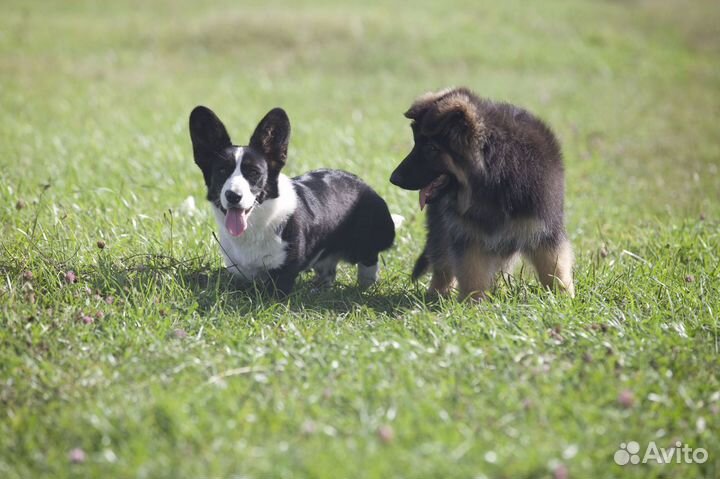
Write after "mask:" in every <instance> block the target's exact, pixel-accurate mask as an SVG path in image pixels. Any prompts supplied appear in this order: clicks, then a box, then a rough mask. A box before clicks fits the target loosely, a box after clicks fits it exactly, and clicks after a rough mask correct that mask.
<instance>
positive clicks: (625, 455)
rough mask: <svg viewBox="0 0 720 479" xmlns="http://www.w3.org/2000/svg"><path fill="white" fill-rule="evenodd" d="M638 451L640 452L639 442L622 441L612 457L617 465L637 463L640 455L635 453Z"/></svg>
mask: <svg viewBox="0 0 720 479" xmlns="http://www.w3.org/2000/svg"><path fill="white" fill-rule="evenodd" d="M638 452H640V444H638V443H637V442H635V441H630V442H628V443H627V444H626V443H624V442H622V443H620V449H618V450H617V451H615V456H613V459H614V460H615V464H617V465H618V466H624V465H625V464H638V463H639V462H640V456H638V454H637V453H638Z"/></svg>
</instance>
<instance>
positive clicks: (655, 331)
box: [0, 0, 720, 479]
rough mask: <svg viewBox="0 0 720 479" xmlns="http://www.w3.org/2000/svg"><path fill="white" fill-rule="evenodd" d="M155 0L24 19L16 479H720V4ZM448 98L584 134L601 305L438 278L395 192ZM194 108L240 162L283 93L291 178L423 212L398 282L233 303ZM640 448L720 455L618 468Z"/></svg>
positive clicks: (580, 292) (11, 189)
mask: <svg viewBox="0 0 720 479" xmlns="http://www.w3.org/2000/svg"><path fill="white" fill-rule="evenodd" d="M145 3H146V2H140V1H137V0H125V1H115V2H91V1H74V2H50V1H40V0H38V1H34V2H22V1H5V2H3V3H2V5H0V106H2V116H1V117H0V158H1V159H0V165H2V166H1V168H0V218H1V219H2V226H1V229H0V273H1V274H2V282H1V284H0V288H1V289H0V318H1V319H0V476H1V477H3V478H8V479H14V478H23V479H25V478H30V477H53V478H63V477H147V478H160V477H168V478H171V477H172V478H175V477H188V478H195V477H196V478H200V477H218V478H220V477H222V478H229V477H328V478H336V477H382V478H385V477H466V478H471V477H488V478H490V477H507V478H509V477H527V478H542V477H553V476H555V477H563V473H564V472H568V473H569V475H570V477H663V478H670V477H672V478H688V477H706V478H711V477H718V476H719V475H720V432H718V431H719V430H720V427H719V422H720V379H719V378H718V371H719V370H720V369H719V366H718V365H719V355H718V348H719V347H720V338H719V337H718V335H719V325H718V311H720V291H718V289H719V287H718V284H720V283H719V282H720V228H719V225H720V201H718V200H719V199H720V198H718V192H719V191H720V172H719V169H720V139H719V138H720V137H718V131H717V119H718V114H719V112H720V68H719V66H718V65H720V33H719V32H718V29H717V25H718V24H719V23H720V7H718V3H717V2H712V1H706V2H703V1H698V2H692V4H686V3H685V2H680V1H679V0H678V1H674V0H664V1H657V2H655V1H653V2H649V1H647V2H645V1H638V2H600V1H596V2H590V1H573V2H571V1H568V0H552V1H545V2H521V1H519V0H518V1H509V2H487V3H486V4H484V5H482V4H480V3H479V2H476V1H469V0H468V1H465V2H462V1H459V2H454V5H451V2H429V1H428V2H413V3H412V4H411V3H408V2H382V3H381V2H356V3H354V4H347V5H342V6H340V5H338V4H336V3H335V2H329V1H326V2H313V3H310V2H287V3H280V2H243V5H244V6H241V3H240V2H230V1H225V2H222V3H224V4H222V3H221V2H216V3H214V5H213V6H212V7H210V6H208V5H206V4H205V2H190V1H173V2H170V1H157V2H152V3H151V5H149V6H148V5H146V4H145ZM448 85H467V86H470V87H471V88H473V89H475V90H476V91H478V92H479V93H481V94H482V95H485V96H488V97H492V98H496V99H502V100H506V101H510V102H514V103H517V104H520V105H523V106H526V107H528V108H529V109H531V110H533V111H535V112H536V113H538V114H539V115H540V116H541V117H543V118H545V119H546V120H547V121H548V122H549V123H550V124H551V125H552V126H553V128H554V129H555V130H556V131H557V133H558V135H559V137H560V138H561V140H562V143H563V148H564V152H565V157H566V165H567V212H568V215H567V216H568V230H569V234H570V236H571V239H572V241H573V243H574V246H575V249H576V254H577V266H576V273H575V274H576V281H577V297H576V298H575V300H570V299H568V298H567V297H564V296H561V295H558V296H555V295H553V294H550V293H547V292H544V291H541V290H540V289H539V288H538V286H537V284H536V282H535V281H534V280H533V279H532V277H531V276H529V275H527V277H526V278H525V279H517V280H515V281H513V282H512V283H511V284H505V285H502V286H501V287H500V288H499V289H498V291H497V292H496V294H495V296H494V297H493V298H492V299H491V300H489V301H486V302H484V303H482V304H479V305H473V304H463V303H460V302H457V301H456V300H454V299H452V300H442V301H430V300H428V299H426V298H425V297H424V295H423V285H419V286H416V285H413V284H412V283H411V282H410V281H409V278H408V276H409V270H410V268H411V265H412V262H413V260H414V258H415V256H416V254H417V252H418V251H419V248H420V247H421V244H422V242H423V237H424V231H423V221H422V215H421V214H420V213H419V212H418V211H417V197H416V194H412V193H409V192H405V191H401V190H399V189H397V188H394V187H392V186H391V185H390V184H389V182H388V181H387V179H388V177H389V175H390V172H391V171H392V169H393V167H394V165H395V164H397V163H398V162H399V160H400V159H401V158H402V157H403V156H404V154H405V153H406V152H407V151H408V148H409V147H410V142H411V135H410V131H409V128H408V125H407V121H406V120H405V119H404V118H403V117H402V112H403V111H405V109H406V108H407V107H408V105H409V104H410V102H411V101H412V99H413V98H414V97H415V96H416V95H418V94H420V93H422V92H424V91H427V90H431V89H436V88H440V87H444V86H448ZM196 104H206V105H208V106H210V107H212V108H214V109H215V110H216V111H217V112H218V114H219V115H220V116H221V117H222V118H223V119H224V120H225V121H226V124H227V125H228V127H229V129H230V132H231V135H232V136H233V138H234V139H235V141H236V142H239V143H243V142H245V141H247V139H248V137H249V135H250V133H251V131H252V128H253V127H254V126H255V124H256V123H257V121H258V120H259V119H260V117H261V116H262V115H263V114H264V113H265V112H266V111H267V110H268V109H270V108H271V107H274V106H283V107H284V108H285V109H286V110H287V111H288V113H289V115H290V117H291V121H292V123H293V138H292V141H291V147H290V157H289V162H288V167H287V170H288V173H290V174H299V173H302V172H304V171H307V170H309V169H312V168H317V167H338V168H344V169H347V170H350V171H353V172H356V173H358V174H360V175H361V176H362V177H363V178H365V179H366V180H367V181H368V182H369V183H370V184H371V185H372V186H373V187H374V188H376V189H377V191H379V192H380V193H381V194H382V195H383V196H384V197H385V198H386V199H387V201H388V203H389V204H390V208H391V210H392V211H393V212H396V213H399V214H402V215H404V216H406V217H407V222H406V225H405V226H404V227H403V229H402V230H401V231H399V234H398V239H397V242H396V247H395V248H394V249H393V250H391V251H390V252H388V253H387V254H385V255H384V256H383V262H384V264H385V267H384V269H383V270H382V279H381V282H380V283H379V285H378V286H377V287H375V288H373V289H371V290H369V291H366V292H360V291H358V290H357V289H356V288H355V286H354V281H353V276H354V272H353V271H351V269H350V268H344V269H341V271H340V275H339V284H338V286H337V287H336V288H335V289H332V290H330V291H328V292H324V293H322V294H320V295H311V294H310V293H309V292H308V287H307V284H308V279H309V278H308V277H304V279H303V280H302V281H301V283H300V284H299V287H298V291H297V293H296V294H294V295H293V296H292V297H291V298H289V299H288V300H287V301H285V302H281V303H276V302H273V301H270V300H268V299H267V298H266V297H265V296H263V295H262V294H256V293H254V292H247V291H237V290H236V289H235V288H233V287H232V286H231V285H230V284H229V281H228V276H227V274H225V273H224V272H222V271H221V270H220V267H221V262H220V257H219V253H218V248H217V245H216V244H215V242H214V240H213V237H212V232H213V230H214V221H213V220H212V218H211V217H210V214H209V208H208V207H207V206H206V205H205V204H204V201H203V199H202V198H203V193H204V186H203V182H202V177H201V175H200V172H199V170H197V168H196V167H195V165H194V163H193V160H192V154H191V148H190V141H189V137H188V133H187V116H188V114H189V112H190V110H191V109H192V107H194V106H195V105H196ZM189 195H192V196H194V197H195V198H196V200H197V201H198V206H199V207H200V213H199V214H197V215H195V216H187V215H184V214H182V213H181V211H180V209H179V206H180V205H181V203H182V202H183V200H184V199H185V198H186V197H187V196H189ZM19 202H20V203H19ZM16 205H18V206H24V207H22V208H19V209H18V208H16ZM98 240H102V241H104V242H105V245H106V246H105V248H104V249H100V248H99V247H98V246H97V242H98ZM26 271H30V272H32V278H31V279H29V278H27V277H26V276H24V275H25V272H26ZM67 271H74V272H76V275H77V282H76V283H73V284H68V283H67V282H66V281H65V280H64V275H65V273H66V272H67ZM100 313H102V317H100V316H101V314H100ZM87 315H89V316H92V317H94V318H95V320H94V322H93V323H91V324H85V323H84V322H83V321H82V320H81V318H82V317H83V316H87ZM630 440H636V441H638V442H640V443H641V445H642V446H643V448H644V446H645V445H646V444H647V443H648V442H650V441H656V442H657V445H658V446H660V447H669V446H671V445H672V444H674V442H675V441H678V440H679V441H682V442H683V443H686V444H688V445H689V446H690V447H693V448H699V447H702V448H705V449H706V450H707V451H708V453H709V459H708V461H707V462H706V463H705V464H702V465H698V464H689V465H684V464H666V465H653V464H647V465H637V466H625V467H620V466H617V465H615V464H614V463H613V454H614V453H615V451H616V450H617V448H618V446H619V444H620V443H621V442H627V441H630ZM75 448H80V449H82V450H83V451H84V452H85V454H86V457H85V460H84V461H80V463H72V462H71V460H70V454H71V451H72V450H73V449H75Z"/></svg>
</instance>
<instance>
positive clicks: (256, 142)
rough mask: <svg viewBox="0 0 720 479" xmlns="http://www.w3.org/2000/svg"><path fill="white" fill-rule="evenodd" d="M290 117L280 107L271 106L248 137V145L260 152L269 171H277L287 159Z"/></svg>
mask: <svg viewBox="0 0 720 479" xmlns="http://www.w3.org/2000/svg"><path fill="white" fill-rule="evenodd" d="M289 143H290V119H289V118H288V116H287V113H285V110H283V109H282V108H273V109H272V110H270V111H269V112H268V113H267V115H265V117H264V118H263V119H262V120H260V123H258V126H257V128H255V132H254V133H253V134H252V137H251V138H250V147H251V148H253V149H254V150H257V151H258V152H260V153H262V155H263V156H264V157H265V159H266V160H267V163H268V170H269V172H271V173H278V172H279V171H280V170H281V169H282V167H283V166H285V162H286V161H287V151H288V144H289Z"/></svg>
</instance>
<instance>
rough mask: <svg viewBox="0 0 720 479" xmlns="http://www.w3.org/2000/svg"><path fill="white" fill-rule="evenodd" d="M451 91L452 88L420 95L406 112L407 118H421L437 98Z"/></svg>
mask: <svg viewBox="0 0 720 479" xmlns="http://www.w3.org/2000/svg"><path fill="white" fill-rule="evenodd" d="M450 91H451V89H445V90H440V91H436V92H432V91H429V92H427V93H425V94H423V95H420V96H419V97H417V98H416V99H415V101H414V102H413V104H412V105H411V106H410V109H409V110H408V111H406V112H405V118H409V119H410V120H419V119H420V118H422V116H423V114H424V113H425V112H426V111H427V110H428V109H429V108H430V107H432V106H433V104H434V103H435V102H436V101H437V100H439V99H440V98H442V97H443V96H445V95H447V94H448V93H449V92H450Z"/></svg>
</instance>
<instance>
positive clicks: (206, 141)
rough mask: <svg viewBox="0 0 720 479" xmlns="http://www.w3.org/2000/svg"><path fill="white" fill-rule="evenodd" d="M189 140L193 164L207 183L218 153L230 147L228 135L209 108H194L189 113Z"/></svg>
mask: <svg viewBox="0 0 720 479" xmlns="http://www.w3.org/2000/svg"><path fill="white" fill-rule="evenodd" d="M190 139H191V140H192V145H193V154H194V155H195V163H197V165H198V166H199V167H200V169H201V170H202V172H203V175H205V180H206V182H207V180H208V175H209V174H210V165H211V164H212V162H213V161H214V160H215V159H217V158H218V154H219V152H221V151H222V150H223V149H224V148H227V147H228V146H232V142H231V141H230V135H228V132H227V130H226V129H225V125H223V123H222V122H221V121H220V119H219V118H218V117H217V116H216V115H215V113H213V111H212V110H211V109H210V108H207V107H204V106H196V107H195V109H193V111H192V112H191V113H190Z"/></svg>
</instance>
